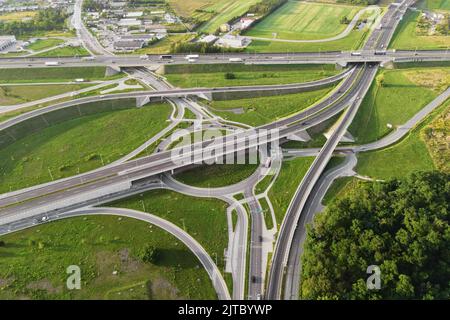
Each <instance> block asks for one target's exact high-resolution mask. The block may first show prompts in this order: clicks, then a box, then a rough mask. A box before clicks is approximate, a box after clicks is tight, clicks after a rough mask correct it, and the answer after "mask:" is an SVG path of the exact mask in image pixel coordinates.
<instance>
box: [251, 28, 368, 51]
mask: <svg viewBox="0 0 450 320" xmlns="http://www.w3.org/2000/svg"><path fill="white" fill-rule="evenodd" d="M367 35H368V30H366V29H363V30H352V31H351V32H350V33H349V35H348V36H346V37H344V38H342V39H339V40H335V41H328V42H317V43H289V42H277V41H270V40H253V41H252V42H251V43H250V45H249V46H248V47H247V48H246V49H245V51H247V52H250V53H252V52H256V53H258V52H282V53H290V52H320V51H336V50H337V51H342V50H356V49H359V48H360V47H361V46H362V45H363V44H364V40H365V39H366V37H367Z"/></svg>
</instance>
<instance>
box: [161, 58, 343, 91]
mask: <svg viewBox="0 0 450 320" xmlns="http://www.w3.org/2000/svg"><path fill="white" fill-rule="evenodd" d="M338 72H339V71H338V70H336V68H335V67H334V66H333V65H267V66H264V65H239V66H237V65H230V64H228V65H214V66H210V65H186V66H175V65H174V66H170V67H166V74H165V77H166V78H167V80H168V81H169V82H170V83H171V84H173V85H175V86H177V87H181V88H190V87H227V86H249V85H269V84H287V83H300V82H308V81H314V80H318V79H321V78H326V77H330V76H333V75H335V74H337V73H338ZM226 73H232V74H233V76H234V78H233V79H227V78H226Z"/></svg>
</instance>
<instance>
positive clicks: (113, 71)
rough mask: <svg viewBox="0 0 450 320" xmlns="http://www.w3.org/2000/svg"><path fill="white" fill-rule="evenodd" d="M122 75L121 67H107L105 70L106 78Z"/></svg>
mask: <svg viewBox="0 0 450 320" xmlns="http://www.w3.org/2000/svg"><path fill="white" fill-rule="evenodd" d="M118 73H120V67H117V66H107V67H106V70H105V77H110V76H113V75H116V74H118Z"/></svg>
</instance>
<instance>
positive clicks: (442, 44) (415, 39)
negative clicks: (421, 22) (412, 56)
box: [389, 11, 450, 50]
mask: <svg viewBox="0 0 450 320" xmlns="http://www.w3.org/2000/svg"><path fill="white" fill-rule="evenodd" d="M419 17H420V12H417V11H408V12H407V13H406V14H405V16H404V18H403V20H402V21H401V23H400V25H399V27H398V28H397V30H396V32H395V34H394V37H393V39H392V41H391V43H390V45H389V47H390V48H395V49H403V50H415V49H428V50H432V49H446V48H447V47H449V46H450V37H449V36H440V35H436V36H429V35H425V36H423V35H417V34H416V27H417V22H418V19H419Z"/></svg>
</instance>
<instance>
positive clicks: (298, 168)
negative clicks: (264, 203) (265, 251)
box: [269, 157, 314, 229]
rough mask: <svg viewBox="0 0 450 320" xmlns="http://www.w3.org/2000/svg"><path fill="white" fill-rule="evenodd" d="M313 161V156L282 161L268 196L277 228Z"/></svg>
mask: <svg viewBox="0 0 450 320" xmlns="http://www.w3.org/2000/svg"><path fill="white" fill-rule="evenodd" d="M313 161H314V158H313V157H305V158H296V159H293V160H289V161H283V165H282V167H281V171H280V174H279V175H278V177H277V180H275V183H274V184H273V186H272V188H271V189H270V191H269V198H270V201H271V202H272V205H273V209H274V211H275V217H276V220H277V225H278V229H279V228H280V226H281V223H282V222H283V218H284V215H285V214H286V210H287V208H288V207H289V204H290V202H291V199H292V197H293V196H294V194H295V191H296V190H297V187H298V186H299V184H300V182H301V181H302V179H303V177H304V175H305V174H306V172H307V171H308V169H309V167H310V166H311V164H312V162H313Z"/></svg>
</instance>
